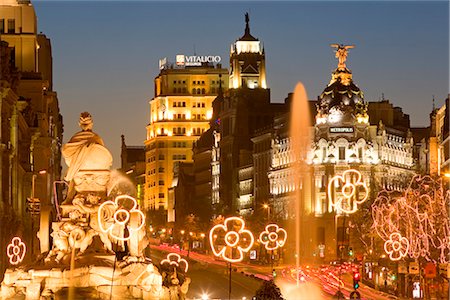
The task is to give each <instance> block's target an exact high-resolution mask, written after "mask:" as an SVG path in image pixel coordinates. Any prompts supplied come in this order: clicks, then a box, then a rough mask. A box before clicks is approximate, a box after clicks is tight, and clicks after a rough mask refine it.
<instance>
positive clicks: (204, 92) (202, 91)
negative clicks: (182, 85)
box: [192, 89, 214, 95]
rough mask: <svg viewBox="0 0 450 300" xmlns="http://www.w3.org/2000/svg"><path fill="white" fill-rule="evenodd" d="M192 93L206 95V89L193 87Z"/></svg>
mask: <svg viewBox="0 0 450 300" xmlns="http://www.w3.org/2000/svg"><path fill="white" fill-rule="evenodd" d="M213 93H214V92H213ZM192 94H194V95H204V94H206V90H205V89H192Z"/></svg>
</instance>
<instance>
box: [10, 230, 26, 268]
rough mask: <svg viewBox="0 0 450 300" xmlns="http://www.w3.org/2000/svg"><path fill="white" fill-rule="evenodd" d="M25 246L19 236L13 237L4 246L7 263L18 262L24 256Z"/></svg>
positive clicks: (15, 263) (13, 263)
mask: <svg viewBox="0 0 450 300" xmlns="http://www.w3.org/2000/svg"><path fill="white" fill-rule="evenodd" d="M26 252H27V247H26V246H25V243H24V242H22V240H21V239H20V237H14V238H13V239H12V240H11V243H10V244H9V245H8V247H7V248H6V255H8V257H9V263H10V264H12V265H17V264H20V263H21V262H22V261H23V258H24V257H25V253H26Z"/></svg>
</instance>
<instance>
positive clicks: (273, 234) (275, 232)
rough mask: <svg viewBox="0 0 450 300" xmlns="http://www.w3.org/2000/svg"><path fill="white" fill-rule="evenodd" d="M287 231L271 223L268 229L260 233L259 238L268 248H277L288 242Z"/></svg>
mask: <svg viewBox="0 0 450 300" xmlns="http://www.w3.org/2000/svg"><path fill="white" fill-rule="evenodd" d="M286 239H287V232H286V230H284V229H283V228H281V227H278V225H277V224H269V225H267V226H266V229H265V230H264V231H263V232H261V234H260V235H259V240H260V241H261V243H262V244H264V247H266V250H276V249H278V248H280V247H283V246H284V244H285V243H286Z"/></svg>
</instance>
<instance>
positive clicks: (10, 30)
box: [8, 19, 16, 33]
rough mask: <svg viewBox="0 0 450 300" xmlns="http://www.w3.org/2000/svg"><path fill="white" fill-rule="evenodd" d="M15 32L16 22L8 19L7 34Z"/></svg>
mask: <svg viewBox="0 0 450 300" xmlns="http://www.w3.org/2000/svg"><path fill="white" fill-rule="evenodd" d="M15 32H16V20H14V19H9V20H8V33H15Z"/></svg>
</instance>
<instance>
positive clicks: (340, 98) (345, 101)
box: [317, 68, 365, 114]
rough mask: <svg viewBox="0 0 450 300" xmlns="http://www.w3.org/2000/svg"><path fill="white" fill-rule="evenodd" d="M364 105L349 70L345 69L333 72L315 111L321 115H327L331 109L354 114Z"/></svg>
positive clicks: (361, 95)
mask: <svg viewBox="0 0 450 300" xmlns="http://www.w3.org/2000/svg"><path fill="white" fill-rule="evenodd" d="M364 105H365V104H364V94H363V92H362V91H361V90H360V89H359V88H358V87H357V86H356V85H355V84H354V83H353V80H352V73H351V72H350V70H348V69H347V68H345V69H343V70H342V69H336V70H335V71H334V72H333V75H332V79H331V81H330V83H329V84H328V86H327V87H326V88H325V90H324V91H323V92H322V94H321V95H320V97H319V102H318V103H317V110H318V111H319V112H320V113H322V114H329V112H330V110H331V109H332V108H334V110H338V111H341V112H349V111H352V112H355V113H356V112H357V110H359V108H362V107H361V106H364Z"/></svg>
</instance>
